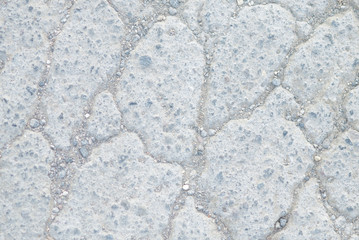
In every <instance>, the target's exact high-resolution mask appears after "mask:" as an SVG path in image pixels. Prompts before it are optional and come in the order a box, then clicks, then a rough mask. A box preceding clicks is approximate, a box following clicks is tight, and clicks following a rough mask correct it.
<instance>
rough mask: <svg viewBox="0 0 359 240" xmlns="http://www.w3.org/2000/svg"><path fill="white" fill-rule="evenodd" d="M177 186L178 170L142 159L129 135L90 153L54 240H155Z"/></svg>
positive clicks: (53, 231)
mask: <svg viewBox="0 0 359 240" xmlns="http://www.w3.org/2000/svg"><path fill="white" fill-rule="evenodd" d="M180 185H181V168H180V167H178V166H171V165H168V164H158V163H155V162H154V161H153V159H151V158H150V157H148V156H146V155H144V154H143V146H142V143H141V141H140V140H139V138H138V137H137V136H136V135H135V134H133V133H126V134H123V136H121V137H117V138H113V139H112V140H111V141H110V142H108V143H105V144H103V145H101V146H100V147H99V148H97V149H95V150H94V151H93V153H92V155H91V158H90V159H89V163H87V164H85V165H84V166H83V167H82V169H81V170H80V171H79V172H78V174H77V176H75V178H74V182H73V186H72V190H71V192H72V193H71V195H70V197H69V202H68V204H67V206H66V208H65V209H64V211H63V212H62V214H61V215H60V216H59V217H58V218H57V219H56V220H55V222H54V223H53V224H52V227H51V230H50V232H51V234H52V236H54V237H55V238H56V239H64V240H65V239H81V237H86V238H87V239H131V238H136V239H141V238H142V239H143V238H144V239H159V238H160V237H161V233H162V231H163V230H164V227H165V225H166V223H167V221H168V217H169V214H170V210H171V209H170V206H171V204H173V202H174V201H175V199H176V196H177V194H178V193H179V191H180Z"/></svg>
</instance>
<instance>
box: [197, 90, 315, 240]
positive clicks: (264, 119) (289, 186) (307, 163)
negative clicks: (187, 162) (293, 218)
mask: <svg viewBox="0 0 359 240" xmlns="http://www.w3.org/2000/svg"><path fill="white" fill-rule="evenodd" d="M295 105H296V104H295V102H294V101H293V97H292V96H291V95H290V94H289V93H288V92H286V91H285V90H282V89H280V90H277V91H274V92H273V93H272V94H271V95H270V97H269V98H268V99H267V104H266V105H264V106H263V107H261V108H258V109H257V110H256V111H255V112H254V113H253V115H252V116H251V118H250V119H249V120H235V121H230V122H229V123H228V124H227V125H226V126H225V127H224V128H223V129H222V131H221V133H219V134H218V135H217V136H216V137H215V138H213V139H211V141H210V143H209V144H208V146H207V153H206V154H207V158H208V166H207V169H206V171H205V172H204V173H203V175H202V182H203V184H204V188H205V189H206V191H207V192H208V193H209V194H210V197H209V201H210V203H209V208H210V209H212V210H213V212H214V213H216V214H218V215H219V216H221V218H222V219H223V221H225V223H226V225H227V226H228V227H229V228H230V230H231V232H232V234H233V237H234V238H235V239H238V238H241V237H242V238H245V239H263V238H265V236H266V235H267V234H268V233H269V232H270V231H271V228H272V226H273V223H274V222H275V221H276V220H277V219H278V218H279V217H280V216H281V214H282V213H283V212H287V211H288V210H289V208H290V205H291V202H292V201H293V199H292V191H293V190H294V188H295V187H296V185H297V184H298V183H299V182H300V181H301V180H302V179H303V178H304V177H305V173H306V172H307V171H308V170H309V169H310V167H311V166H312V161H311V157H312V154H313V153H314V149H313V147H312V146H311V145H310V144H309V143H307V142H306V140H305V138H304V136H303V134H302V133H301V132H300V130H299V129H298V128H296V126H295V124H294V123H292V122H288V121H287V120H285V119H284V118H283V117H284V116H285V114H286V112H287V111H290V110H293V108H295ZM258 126H261V127H260V128H258ZM274 199H275V200H274ZM238 226H241V227H238Z"/></svg>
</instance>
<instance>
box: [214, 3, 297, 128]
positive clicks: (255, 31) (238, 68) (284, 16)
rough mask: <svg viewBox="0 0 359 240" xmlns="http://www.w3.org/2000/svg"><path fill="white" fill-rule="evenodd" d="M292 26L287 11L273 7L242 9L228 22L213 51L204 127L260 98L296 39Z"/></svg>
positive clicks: (237, 111)
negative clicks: (205, 124)
mask: <svg viewBox="0 0 359 240" xmlns="http://www.w3.org/2000/svg"><path fill="white" fill-rule="evenodd" d="M294 24H295V22H294V19H293V17H292V16H291V15H290V13H289V12H288V11H286V10H285V9H283V8H281V7H279V6H277V5H273V4H270V5H265V6H255V7H246V8H244V9H243V10H242V11H241V12H239V14H238V17H237V18H235V19H232V20H231V22H230V23H229V26H230V27H229V29H228V33H227V34H226V35H224V36H223V37H221V38H220V39H219V40H218V43H217V46H216V48H215V50H214V60H213V63H212V66H213V73H212V76H211V79H210V88H209V99H208V110H207V111H208V113H207V115H208V124H207V125H208V127H218V126H220V125H221V124H222V123H223V122H225V121H228V119H230V118H231V116H233V115H234V114H236V113H239V112H240V111H241V110H242V108H248V107H250V106H251V105H252V104H254V103H255V101H256V100H257V99H258V98H259V97H260V96H261V95H262V94H264V92H265V90H266V87H267V86H268V85H269V84H270V82H271V81H272V78H273V77H274V71H275V70H277V69H278V68H279V67H280V66H281V63H282V62H283V60H284V58H285V56H286V55H287V53H288V51H289V49H290V47H291V46H292V44H293V42H294V41H295V39H296V36H295V33H294V31H293V29H294ZM256 26H258V27H256ZM238 33H241V34H238Z"/></svg>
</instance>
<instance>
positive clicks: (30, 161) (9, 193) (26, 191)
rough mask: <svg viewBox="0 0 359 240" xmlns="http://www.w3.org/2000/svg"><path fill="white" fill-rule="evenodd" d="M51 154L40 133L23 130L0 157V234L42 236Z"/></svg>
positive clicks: (7, 236)
mask: <svg viewBox="0 0 359 240" xmlns="http://www.w3.org/2000/svg"><path fill="white" fill-rule="evenodd" d="M53 158H54V154H53V152H52V151H51V150H50V146H49V144H48V143H47V142H46V141H45V139H44V138H43V137H42V136H41V134H40V133H34V132H30V131H25V133H24V134H23V136H22V137H20V138H19V139H17V140H16V141H15V142H13V144H12V145H11V146H10V147H9V148H8V149H7V150H5V151H4V152H3V153H2V157H1V160H0V176H1V184H0V185H1V188H0V216H1V221H0V238H1V239H24V240H31V239H44V238H45V235H44V234H45V225H46V221H47V218H48V217H49V214H50V179H49V178H48V176H47V175H48V172H49V164H50V162H51V161H52V160H53Z"/></svg>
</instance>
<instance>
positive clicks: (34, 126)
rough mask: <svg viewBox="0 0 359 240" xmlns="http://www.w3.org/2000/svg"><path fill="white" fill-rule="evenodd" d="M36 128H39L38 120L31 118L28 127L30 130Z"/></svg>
mask: <svg viewBox="0 0 359 240" xmlns="http://www.w3.org/2000/svg"><path fill="white" fill-rule="evenodd" d="M38 126H40V122H39V120H37V119H35V118H32V119H31V120H30V127H32V128H37V127H38Z"/></svg>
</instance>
